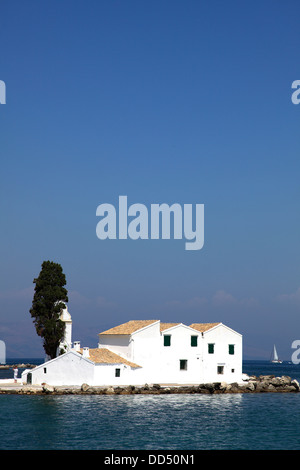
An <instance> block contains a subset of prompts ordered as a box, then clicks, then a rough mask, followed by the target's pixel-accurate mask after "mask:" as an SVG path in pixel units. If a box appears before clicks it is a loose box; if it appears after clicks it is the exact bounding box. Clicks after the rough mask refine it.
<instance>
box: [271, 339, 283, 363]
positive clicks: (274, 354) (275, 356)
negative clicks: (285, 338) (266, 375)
mask: <svg viewBox="0 0 300 470" xmlns="http://www.w3.org/2000/svg"><path fill="white" fill-rule="evenodd" d="M271 362H273V363H274V364H282V361H281V360H280V359H279V358H278V354H277V351H276V347H275V344H274V348H273V356H272V359H271Z"/></svg>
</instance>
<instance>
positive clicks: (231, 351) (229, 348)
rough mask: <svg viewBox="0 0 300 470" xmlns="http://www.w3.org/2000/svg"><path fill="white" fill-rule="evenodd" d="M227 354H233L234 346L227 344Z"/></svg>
mask: <svg viewBox="0 0 300 470" xmlns="http://www.w3.org/2000/svg"><path fill="white" fill-rule="evenodd" d="M228 352H229V354H234V344H229V345H228Z"/></svg>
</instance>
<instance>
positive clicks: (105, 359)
mask: <svg viewBox="0 0 300 470" xmlns="http://www.w3.org/2000/svg"><path fill="white" fill-rule="evenodd" d="M79 352H80V353H81V354H82V349H80V351H79ZM88 359H90V360H91V361H92V362H94V363H95V364H126V365H127V366H130V367H133V368H137V367H141V366H139V365H137V364H134V362H130V361H128V360H127V359H125V358H124V357H121V356H119V355H118V354H115V353H113V352H112V351H110V350H109V349H106V348H93V349H89V357H88Z"/></svg>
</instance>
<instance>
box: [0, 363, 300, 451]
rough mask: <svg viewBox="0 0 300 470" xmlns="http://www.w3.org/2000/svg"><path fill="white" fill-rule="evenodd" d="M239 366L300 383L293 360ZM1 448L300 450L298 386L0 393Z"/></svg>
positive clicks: (298, 369) (299, 368)
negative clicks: (218, 391) (292, 389)
mask: <svg viewBox="0 0 300 470" xmlns="http://www.w3.org/2000/svg"><path fill="white" fill-rule="evenodd" d="M22 362H29V361H28V360H22ZM243 370H244V372H245V373H249V374H253V375H260V374H274V375H275V376H281V375H289V376H291V377H292V378H293V379H294V378H295V379H297V380H298V381H299V382H300V366H297V365H293V364H288V363H283V364H270V363H267V362H262V361H257V362H254V361H246V362H245V363H244V369H243ZM1 373H2V375H3V373H6V374H7V373H8V371H1ZM0 449H1V450H10V449H13V450H21V449H24V450H98V449H99V450H100V449H101V450H114V449H115V450H131V449H132V450H154V449H155V450H160V449H161V450H181V451H182V450H204V449H205V450H231V449H232V450H247V449H248V450H299V449H300V393H260V394H251V393H249V394H232V395H231V394H225V395H201V394H195V395H184V394H183V395H116V396H110V395H105V396H103V395H57V396H56V395H45V396H40V395H39V396H35V395H0Z"/></svg>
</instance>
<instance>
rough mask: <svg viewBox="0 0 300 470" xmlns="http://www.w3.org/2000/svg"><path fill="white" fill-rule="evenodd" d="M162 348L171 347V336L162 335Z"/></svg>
mask: <svg viewBox="0 0 300 470" xmlns="http://www.w3.org/2000/svg"><path fill="white" fill-rule="evenodd" d="M164 346H171V336H170V335H164Z"/></svg>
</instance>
